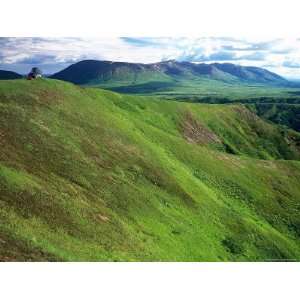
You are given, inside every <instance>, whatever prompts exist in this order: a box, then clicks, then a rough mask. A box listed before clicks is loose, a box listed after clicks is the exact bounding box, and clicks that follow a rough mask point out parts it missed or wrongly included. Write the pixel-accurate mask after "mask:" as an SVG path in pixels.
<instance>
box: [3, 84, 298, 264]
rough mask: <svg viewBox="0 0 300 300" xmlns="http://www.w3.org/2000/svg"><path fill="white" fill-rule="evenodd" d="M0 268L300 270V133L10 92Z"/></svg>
mask: <svg viewBox="0 0 300 300" xmlns="http://www.w3.org/2000/svg"><path fill="white" fill-rule="evenodd" d="M0 137H1V138H0V146H1V151H0V246H1V247H0V260H21V261H23V260H26V261H27V260H58V261H61V260H62V261H268V260H297V261H299V260H300V242H299V236H300V223H299V220H300V218H299V217H300V206H299V205H300V203H299V199H300V185H299V178H300V162H299V134H298V133H296V132H294V131H292V130H286V129H285V130H283V129H281V128H279V127H277V126H275V125H272V124H270V123H267V122H265V121H263V120H261V119H259V118H258V117H257V116H256V115H255V114H253V113H251V112H250V111H249V110H247V109H246V108H245V107H244V106H242V105H240V104H232V105H222V104H214V105H209V104H193V103H181V102H175V101H166V100H163V99H161V98H156V97H142V96H130V95H121V94H117V93H113V92H109V91H105V90H101V89H95V88H94V89H93V88H81V87H78V86H74V85H72V84H69V83H65V82H61V81H56V80H47V79H41V80H35V81H26V80H14V81H5V82H4V81H0Z"/></svg>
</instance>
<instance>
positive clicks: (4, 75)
mask: <svg viewBox="0 0 300 300" xmlns="http://www.w3.org/2000/svg"><path fill="white" fill-rule="evenodd" d="M20 78H22V75H20V74H18V73H16V72H12V71H4V70H0V80H10V79H20Z"/></svg>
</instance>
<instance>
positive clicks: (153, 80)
mask: <svg viewBox="0 0 300 300" xmlns="http://www.w3.org/2000/svg"><path fill="white" fill-rule="evenodd" d="M51 77H52V78H54V79H60V80H65V81H69V82H72V83H76V84H80V85H93V86H99V87H107V88H115V87H120V88H122V89H124V90H126V91H128V92H140V93H142V92H145V91H144V90H145V89H146V88H149V90H150V91H152V92H153V88H154V87H156V88H157V89H160V88H161V89H162V90H168V88H173V89H174V88H175V87H177V86H178V87H180V86H181V85H183V86H184V85H185V84H186V83H187V82H190V83H191V82H195V81H196V82H197V81H199V80H200V82H201V81H203V80H204V82H205V81H207V80H208V81H212V82H213V83H215V82H220V83H222V82H223V83H230V84H262V85H271V86H289V85H290V84H291V83H290V82H289V81H287V80H286V79H284V78H282V77H280V76H279V75H277V74H275V73H272V72H270V71H268V70H266V69H263V68H257V67H247V66H239V65H234V64H229V63H223V64H220V63H212V64H204V63H201V64H195V63H191V62H178V61H175V60H169V61H163V62H159V63H152V64H141V63H127V62H113V61H97V60H83V61H80V62H77V63H75V64H72V65H71V66H69V67H67V68H66V69H64V70H62V71H60V72H58V73H56V74H54V75H52V76H51ZM150 87H151V89H150ZM154 91H155V89H154Z"/></svg>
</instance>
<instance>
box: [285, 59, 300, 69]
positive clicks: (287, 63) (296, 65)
mask: <svg viewBox="0 0 300 300" xmlns="http://www.w3.org/2000/svg"><path fill="white" fill-rule="evenodd" d="M282 66H283V67H286V68H292V69H294V68H295V69H298V68H299V69H300V60H299V61H298V62H292V61H285V62H283V64H282Z"/></svg>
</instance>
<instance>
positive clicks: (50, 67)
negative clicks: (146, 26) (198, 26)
mask: <svg viewBox="0 0 300 300" xmlns="http://www.w3.org/2000/svg"><path fill="white" fill-rule="evenodd" d="M83 59H97V60H112V61H127V62H142V63H152V62H157V61H161V60H168V59H176V60H179V61H191V62H196V63H200V62H234V63H236V64H242V65H252V66H270V67H268V68H270V69H271V70H272V71H274V72H277V73H279V74H280V75H283V76H285V75H288V76H294V77H299V78H300V70H298V66H299V64H300V39H299V38H295V39H276V40H260V41H258V40H245V39H242V38H241V39H236V38H231V37H199V38H186V37H175V38H174V37H141V38H140V37H121V38H76V37H66V38H47V37H33V38H0V67H1V68H2V69H9V70H14V71H18V72H21V73H26V72H28V69H30V68H31V67H32V66H38V67H41V68H42V69H43V71H44V73H50V72H56V71H58V70H60V69H62V68H64V67H66V66H68V65H70V64H72V63H74V62H77V61H80V60H83Z"/></svg>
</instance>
